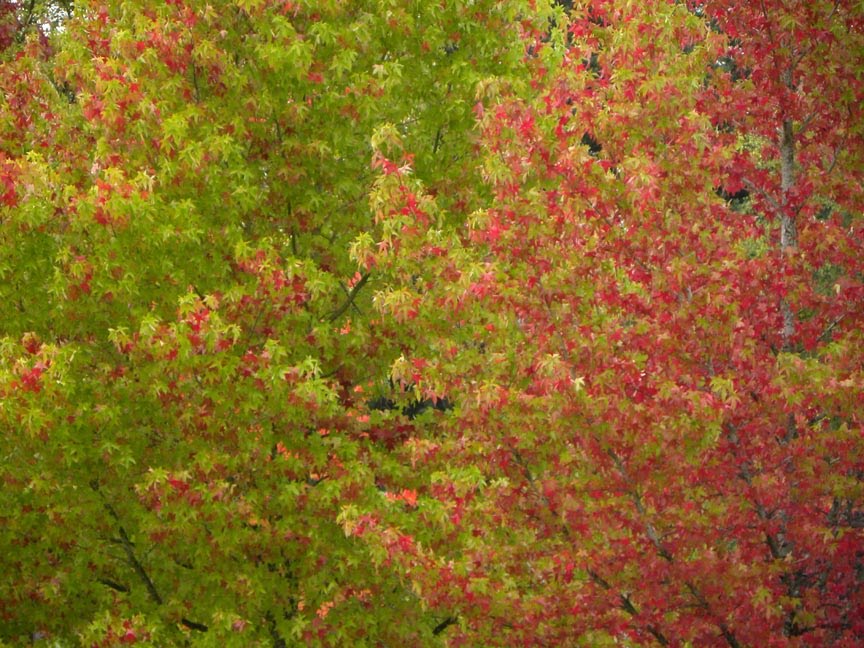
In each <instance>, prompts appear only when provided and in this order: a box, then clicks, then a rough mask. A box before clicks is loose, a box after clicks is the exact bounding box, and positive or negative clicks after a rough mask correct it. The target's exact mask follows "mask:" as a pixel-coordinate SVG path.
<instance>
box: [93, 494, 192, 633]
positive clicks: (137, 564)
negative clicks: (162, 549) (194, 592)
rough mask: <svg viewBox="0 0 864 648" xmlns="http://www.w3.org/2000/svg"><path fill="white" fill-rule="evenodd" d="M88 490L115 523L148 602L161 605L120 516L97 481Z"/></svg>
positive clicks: (122, 588)
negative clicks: (90, 489) (97, 498)
mask: <svg viewBox="0 0 864 648" xmlns="http://www.w3.org/2000/svg"><path fill="white" fill-rule="evenodd" d="M90 488H92V489H93V491H94V492H95V493H96V494H97V495H98V496H99V499H100V500H102V505H103V506H104V507H105V510H106V511H108V515H110V516H111V517H112V518H113V519H114V521H115V522H116V523H117V532H118V533H119V535H120V537H119V543H120V545H121V546H122V547H123V552H124V553H125V554H126V559H127V561H128V562H129V565H130V566H131V567H132V570H133V571H134V572H135V574H136V576H138V578H139V580H140V581H141V582H142V583H144V587H145V588H146V589H147V594H148V595H149V597H150V600H151V601H153V602H154V603H155V604H156V605H162V603H163V602H164V600H163V598H162V596H161V595H160V594H159V590H157V589H156V585H155V584H154V583H153V579H151V578H150V575H149V574H148V573H147V570H145V569H144V565H142V564H141V561H140V560H138V557H137V556H136V555H135V545H134V544H132V540H131V539H130V538H129V534H128V533H127V532H126V529H125V528H124V527H123V524H122V523H121V521H120V515H119V514H118V513H117V510H116V509H115V508H114V507H113V506H112V505H111V503H110V502H109V501H108V499H107V498H106V497H105V494H104V493H103V492H102V490H101V489H100V488H99V482H98V481H97V480H95V479H93V480H91V481H90ZM99 582H100V583H102V584H103V585H106V586H107V587H110V588H111V589H113V590H116V591H118V592H129V588H128V587H126V586H124V585H120V584H119V583H115V582H114V581H111V580H109V579H102V578H100V579H99ZM180 623H181V624H183V625H184V626H186V627H187V628H189V629H190V630H198V631H200V632H206V631H207V630H208V628H207V626H206V625H204V624H203V623H197V622H196V621H190V620H189V619H186V618H183V619H181V620H180Z"/></svg>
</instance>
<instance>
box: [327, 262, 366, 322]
mask: <svg viewBox="0 0 864 648" xmlns="http://www.w3.org/2000/svg"><path fill="white" fill-rule="evenodd" d="M369 276H370V273H368V272H367V273H366V274H364V275H363V276H362V277H360V280H359V281H358V282H357V283H356V284H354V287H353V288H352V289H351V292H350V293H348V299H346V300H345V303H344V304H342V305H341V306H340V307H339V308H337V309H336V310H335V311H333V312H332V313H331V314H330V316H329V317H328V318H327V320H328V321H330V322H335V321H336V320H337V319H339V318H340V317H342V315H344V314H345V311H347V310H348V309H349V308H351V307H352V306H353V305H354V300H355V299H356V298H357V293H359V292H360V290H361V289H362V288H363V286H365V285H366V282H367V281H369Z"/></svg>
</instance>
